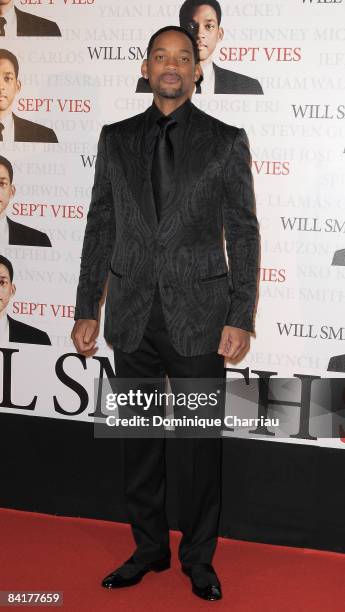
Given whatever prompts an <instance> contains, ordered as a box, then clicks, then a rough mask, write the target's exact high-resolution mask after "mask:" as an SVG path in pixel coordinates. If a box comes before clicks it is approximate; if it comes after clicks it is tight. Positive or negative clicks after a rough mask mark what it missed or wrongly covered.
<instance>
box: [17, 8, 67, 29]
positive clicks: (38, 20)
mask: <svg viewBox="0 0 345 612" xmlns="http://www.w3.org/2000/svg"><path fill="white" fill-rule="evenodd" d="M14 10H15V12H16V15H17V36H61V32H60V28H59V26H58V25H57V23H55V21H50V20H49V19H44V18H43V17H38V16H37V15H32V14H31V13H26V12H25V11H21V10H19V9H17V7H16V6H15V7H14Z"/></svg>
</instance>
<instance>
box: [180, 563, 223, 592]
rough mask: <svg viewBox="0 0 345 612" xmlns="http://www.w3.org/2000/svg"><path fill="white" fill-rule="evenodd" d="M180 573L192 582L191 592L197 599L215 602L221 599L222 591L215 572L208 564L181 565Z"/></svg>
mask: <svg viewBox="0 0 345 612" xmlns="http://www.w3.org/2000/svg"><path fill="white" fill-rule="evenodd" d="M181 567H182V571H183V573H184V574H187V576H189V578H190V579H191V582H192V591H193V593H194V594H195V595H197V596H198V597H201V598H202V599H207V600H208V601H215V600H217V599H222V589H221V586H220V582H219V579H218V576H217V574H216V572H215V571H214V569H213V567H212V565H210V564H209V563H198V564H197V565H182V566H181Z"/></svg>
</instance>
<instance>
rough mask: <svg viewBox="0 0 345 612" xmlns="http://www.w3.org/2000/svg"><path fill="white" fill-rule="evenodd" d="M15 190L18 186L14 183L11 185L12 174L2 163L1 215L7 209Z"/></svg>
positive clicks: (0, 166) (0, 174)
mask: <svg viewBox="0 0 345 612" xmlns="http://www.w3.org/2000/svg"><path fill="white" fill-rule="evenodd" d="M15 192H16V188H15V186H14V185H11V180H10V175H9V172H8V170H7V168H6V166H3V165H2V164H0V217H1V215H2V213H3V212H4V210H6V208H7V206H8V203H9V201H10V199H11V198H12V197H13V196H14V194H15Z"/></svg>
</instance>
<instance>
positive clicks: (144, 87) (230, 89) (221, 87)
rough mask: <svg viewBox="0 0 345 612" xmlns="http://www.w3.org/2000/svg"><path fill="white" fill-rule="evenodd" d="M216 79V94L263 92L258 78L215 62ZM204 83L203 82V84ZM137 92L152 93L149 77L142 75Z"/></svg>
mask: <svg viewBox="0 0 345 612" xmlns="http://www.w3.org/2000/svg"><path fill="white" fill-rule="evenodd" d="M213 68H214V74H215V80H214V93H215V94H242V95H248V94H257V95H259V94H261V95H262V94H263V93H264V92H263V90H262V87H261V85H260V83H259V81H258V80H257V79H252V78H251V77H248V76H246V75H244V74H238V72H233V71H232V70H226V69H225V68H220V66H217V64H215V63H213ZM201 85H202V84H201ZM135 93H152V89H151V85H150V83H149V80H148V79H144V77H141V78H140V79H138V83H137V88H136V90H135Z"/></svg>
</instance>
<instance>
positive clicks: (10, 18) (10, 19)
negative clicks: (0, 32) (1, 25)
mask: <svg viewBox="0 0 345 612" xmlns="http://www.w3.org/2000/svg"><path fill="white" fill-rule="evenodd" d="M2 17H4V19H6V25H9V24H10V23H14V22H15V19H16V12H15V10H14V4H12V6H10V7H9V9H7V11H6V13H5V14H4V15H2ZM5 27H6V26H5Z"/></svg>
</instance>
